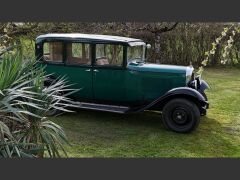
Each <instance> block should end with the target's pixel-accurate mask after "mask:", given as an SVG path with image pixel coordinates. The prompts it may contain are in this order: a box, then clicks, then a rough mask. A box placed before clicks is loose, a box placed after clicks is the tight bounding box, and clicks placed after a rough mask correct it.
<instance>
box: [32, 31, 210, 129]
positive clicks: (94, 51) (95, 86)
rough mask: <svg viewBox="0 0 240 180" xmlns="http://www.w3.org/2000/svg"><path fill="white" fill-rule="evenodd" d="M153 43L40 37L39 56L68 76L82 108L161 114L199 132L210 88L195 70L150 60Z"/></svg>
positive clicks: (52, 70) (50, 69) (171, 125)
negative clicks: (148, 52) (149, 50)
mask: <svg viewBox="0 0 240 180" xmlns="http://www.w3.org/2000/svg"><path fill="white" fill-rule="evenodd" d="M148 47H149V45H148V44H146V43H144V42H143V41H142V40H140V39H134V38H127V37H120V36H108V35H96V34H79V33H70V34H45V35H41V36H38V37H37V38H36V56H37V58H38V59H40V63H41V64H44V65H45V66H46V71H47V73H49V74H53V75H52V76H50V77H49V78H48V79H47V80H46V84H48V83H47V82H51V81H54V79H55V78H57V77H59V76H64V75H65V76H67V77H68V80H69V81H70V83H71V84H74V85H73V88H77V89H81V90H80V91H78V92H77V93H75V94H74V95H72V98H73V99H74V100H76V102H77V103H76V104H78V106H79V108H85V109H92V110H101V111H109V112H116V113H137V112H142V111H144V110H154V111H159V112H162V120H163V123H164V125H165V126H166V127H167V128H168V129H171V130H173V131H175V132H190V131H192V130H193V129H195V128H196V127H197V126H198V124H199V121H200V116H201V115H206V109H207V108H208V101H207V97H206V95H205V93H204V90H205V89H206V88H208V85H207V83H206V82H205V81H203V80H201V78H200V77H199V76H198V77H195V76H194V72H193V70H194V68H193V67H191V66H174V65H163V64H151V63H147V62H146V52H147V49H148Z"/></svg>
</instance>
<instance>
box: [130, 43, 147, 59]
mask: <svg viewBox="0 0 240 180" xmlns="http://www.w3.org/2000/svg"><path fill="white" fill-rule="evenodd" d="M134 47H142V52H141V58H140V57H138V58H137V57H136V58H131V59H129V58H128V55H129V49H130V48H134ZM145 60H146V43H144V42H134V44H131V45H130V44H129V46H128V47H127V58H126V61H127V64H128V63H131V62H134V61H137V62H145Z"/></svg>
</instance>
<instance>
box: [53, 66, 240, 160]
mask: <svg viewBox="0 0 240 180" xmlns="http://www.w3.org/2000/svg"><path fill="white" fill-rule="evenodd" d="M203 78H204V79H205V80H207V82H208V83H209V84H210V86H211V90H209V91H207V92H206V93H207V95H208V98H209V102H210V109H209V111H208V114H207V116H206V117H203V118H202V119H201V122H200V125H199V127H198V128H197V130H195V131H194V132H192V133H190V134H178V133H174V132H171V131H167V130H166V129H165V128H164V127H163V124H162V122H161V114H159V113H156V112H143V113H140V114H131V115H121V114H114V113H106V112H96V111H90V110H79V111H78V112H76V113H73V114H64V115H62V116H60V117H55V118H52V119H54V121H55V122H57V123H58V124H60V125H61V126H63V128H64V130H65V131H66V133H67V136H68V138H69V141H70V143H71V146H67V147H66V149H67V151H68V155H69V157H240V69H233V68H226V69H222V68H219V69H207V70H206V71H205V72H204V74H203Z"/></svg>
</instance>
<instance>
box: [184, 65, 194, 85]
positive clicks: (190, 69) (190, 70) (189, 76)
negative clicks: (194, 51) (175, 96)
mask: <svg viewBox="0 0 240 180" xmlns="http://www.w3.org/2000/svg"><path fill="white" fill-rule="evenodd" d="M193 70H194V68H193V67H192V66H188V67H187V69H186V84H188V83H189V81H191V80H193V79H194V77H193V76H194V73H193Z"/></svg>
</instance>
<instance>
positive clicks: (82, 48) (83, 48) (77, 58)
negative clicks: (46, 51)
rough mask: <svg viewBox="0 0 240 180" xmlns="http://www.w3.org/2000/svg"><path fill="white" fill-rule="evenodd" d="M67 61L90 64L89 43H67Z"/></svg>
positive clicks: (69, 62)
mask: <svg viewBox="0 0 240 180" xmlns="http://www.w3.org/2000/svg"><path fill="white" fill-rule="evenodd" d="M67 63H68V64H78V65H90V64H91V58H90V45H89V44H86V43H68V44H67Z"/></svg>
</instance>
